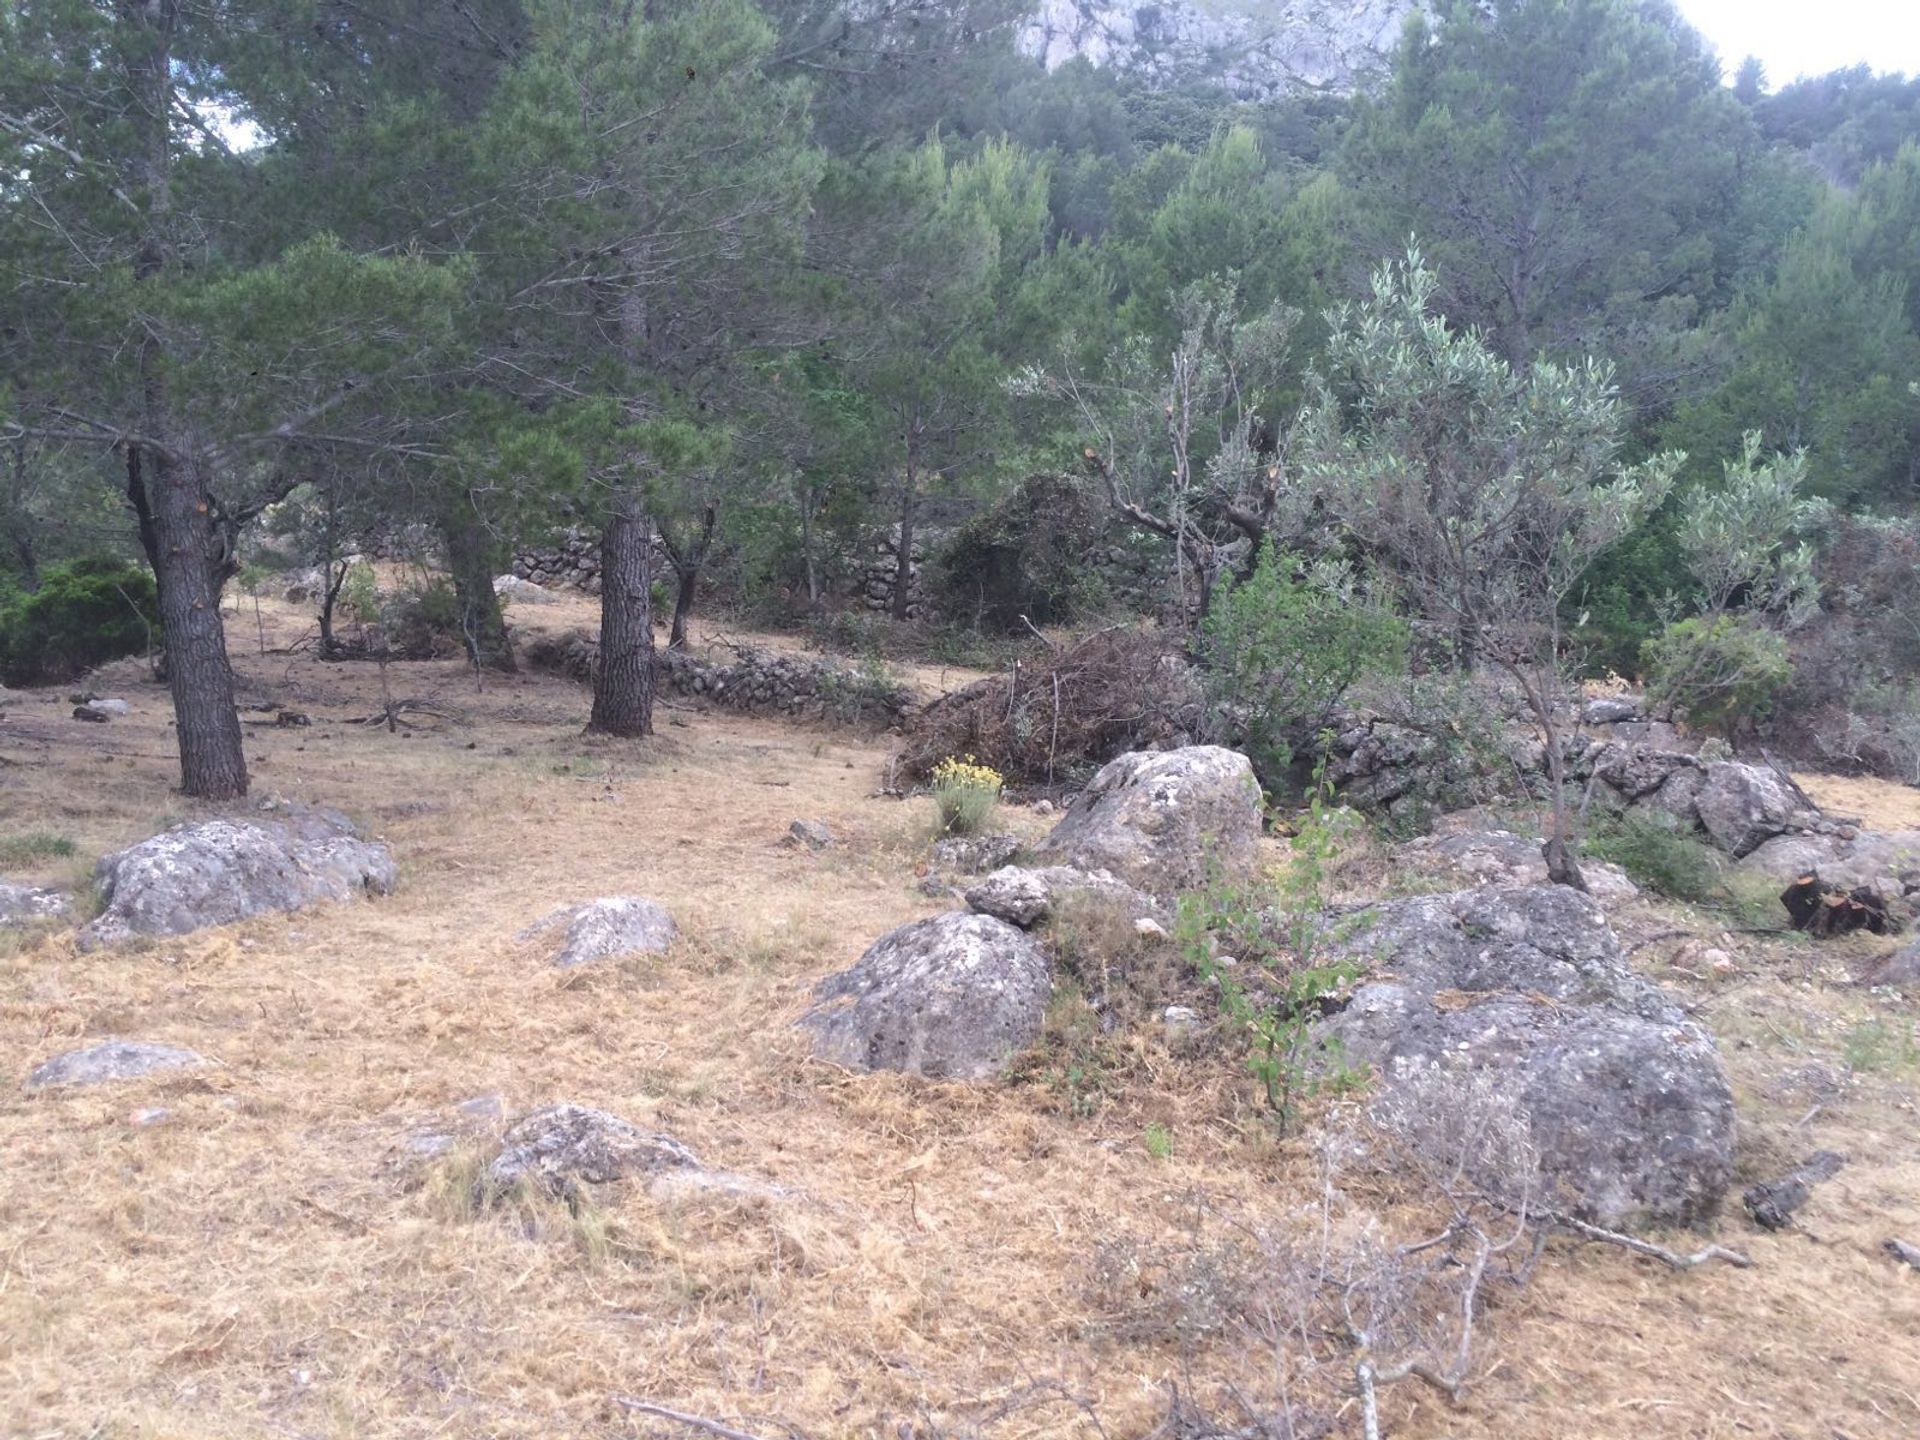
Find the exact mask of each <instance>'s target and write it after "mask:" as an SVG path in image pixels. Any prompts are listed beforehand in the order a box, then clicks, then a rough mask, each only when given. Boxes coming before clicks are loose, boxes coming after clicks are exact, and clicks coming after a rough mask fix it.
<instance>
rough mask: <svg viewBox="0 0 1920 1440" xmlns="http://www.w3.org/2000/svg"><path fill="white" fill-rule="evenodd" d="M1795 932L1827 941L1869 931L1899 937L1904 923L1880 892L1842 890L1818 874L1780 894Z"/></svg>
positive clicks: (1801, 880)
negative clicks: (1833, 936)
mask: <svg viewBox="0 0 1920 1440" xmlns="http://www.w3.org/2000/svg"><path fill="white" fill-rule="evenodd" d="M1780 903H1781V904H1782V905H1784V906H1786V907H1787V917H1788V919H1789V920H1790V921H1791V922H1792V924H1793V928H1794V929H1796V930H1803V931H1805V932H1806V933H1807V934H1809V935H1812V936H1815V937H1818V938H1821V939H1824V938H1826V937H1828V936H1831V935H1850V934H1852V933H1853V932H1854V931H1856V930H1866V931H1869V932H1871V933H1872V934H1875V935H1897V934H1898V933H1899V932H1900V921H1899V920H1898V919H1897V918H1896V917H1895V916H1894V915H1893V913H1892V912H1891V911H1889V910H1888V909H1887V902H1886V899H1885V898H1884V897H1883V896H1882V895H1881V894H1880V892H1879V891H1877V890H1873V889H1870V888H1869V887H1867V886H1865V885H1862V886H1860V887H1859V888H1857V889H1854V890H1842V889H1840V888H1839V887H1838V886H1837V885H1829V884H1827V883H1826V882H1825V881H1823V880H1822V879H1821V878H1820V876H1819V874H1818V873H1817V872H1813V871H1809V872H1808V873H1807V874H1805V875H1802V876H1800V877H1799V878H1798V879H1797V880H1795V881H1794V882H1793V883H1792V884H1791V885H1789V886H1787V888H1786V889H1785V890H1783V891H1782V892H1781V893H1780Z"/></svg>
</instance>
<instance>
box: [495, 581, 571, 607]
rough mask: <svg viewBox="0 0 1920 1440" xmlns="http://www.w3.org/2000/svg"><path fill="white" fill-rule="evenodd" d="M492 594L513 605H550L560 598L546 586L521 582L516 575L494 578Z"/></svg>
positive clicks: (532, 582)
mask: <svg viewBox="0 0 1920 1440" xmlns="http://www.w3.org/2000/svg"><path fill="white" fill-rule="evenodd" d="M493 593H494V594H496V595H498V596H499V597H500V598H501V599H502V600H510V601H512V602H513V603H514V604H515V605H551V604H553V603H554V602H555V601H556V600H558V599H559V598H560V597H559V596H558V595H556V594H554V593H553V591H551V590H549V589H547V588H546V586H544V585H539V584H536V583H535V582H534V581H532V580H523V579H521V578H520V577H519V576H518V575H496V576H494V577H493Z"/></svg>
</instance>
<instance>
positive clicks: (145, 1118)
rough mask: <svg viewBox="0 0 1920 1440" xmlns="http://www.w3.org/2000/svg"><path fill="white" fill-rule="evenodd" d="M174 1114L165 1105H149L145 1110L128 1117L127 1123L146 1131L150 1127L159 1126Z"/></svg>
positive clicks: (137, 1111)
mask: <svg viewBox="0 0 1920 1440" xmlns="http://www.w3.org/2000/svg"><path fill="white" fill-rule="evenodd" d="M171 1114H173V1112H172V1111H171V1110H169V1109H167V1107H166V1106H164V1105H149V1106H148V1107H147V1108H146V1109H144V1110H136V1111H134V1112H133V1113H132V1114H131V1115H129V1116H127V1123H128V1124H129V1125H132V1126H134V1127H136V1128H138V1129H141V1130H144V1129H146V1128H147V1127H148V1126H150V1125H158V1124H160V1123H161V1122H162V1121H163V1120H165V1119H166V1118H167V1117H168V1116H169V1115H171Z"/></svg>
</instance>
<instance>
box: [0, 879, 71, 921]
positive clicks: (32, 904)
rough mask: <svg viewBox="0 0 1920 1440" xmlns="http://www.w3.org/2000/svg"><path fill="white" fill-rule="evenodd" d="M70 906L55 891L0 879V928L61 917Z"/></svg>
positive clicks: (65, 914)
mask: <svg viewBox="0 0 1920 1440" xmlns="http://www.w3.org/2000/svg"><path fill="white" fill-rule="evenodd" d="M72 909H73V904H72V902H71V901H70V900H69V899H68V898H67V897H66V896H65V895H63V894H61V893H60V892H59V891H58V890H42V889H41V888H40V887H39V886H37V885H14V884H11V883H10V882H8V881H5V880H0V930H4V929H6V928H8V927H9V926H14V925H33V924H36V923H38V922H39V921H42V920H63V919H65V918H66V917H67V915H68V913H69V912H70V911H71V910H72Z"/></svg>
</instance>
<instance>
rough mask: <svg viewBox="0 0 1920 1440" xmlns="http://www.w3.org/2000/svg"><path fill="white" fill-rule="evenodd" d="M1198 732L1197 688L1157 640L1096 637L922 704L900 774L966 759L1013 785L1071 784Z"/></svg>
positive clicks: (1122, 632) (1138, 634)
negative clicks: (1130, 754)
mask: <svg viewBox="0 0 1920 1440" xmlns="http://www.w3.org/2000/svg"><path fill="white" fill-rule="evenodd" d="M1206 728H1207V713H1206V705H1205V702H1204V699H1203V697H1202V695H1201V693H1200V687H1199V686H1198V684H1197V683H1196V682H1195V680H1194V677H1193V673H1192V671H1191V670H1190V669H1189V668H1188V666H1187V663H1186V661H1185V660H1184V659H1183V658H1182V657H1181V656H1180V655H1179V653H1178V652H1177V651H1176V650H1175V649H1174V648H1173V647H1172V646H1171V645H1170V644H1169V642H1168V641H1167V639H1166V638H1165V637H1164V636H1161V635H1158V634H1156V633H1154V632H1152V631H1146V630H1132V629H1115V630H1102V631H1099V632H1098V633H1096V634H1094V635H1090V636H1088V637H1087V638H1086V639H1084V640H1082V641H1080V642H1079V643H1078V644H1076V645H1073V646H1071V647H1069V648H1066V649H1064V650H1054V651H1051V652H1050V653H1049V654H1047V655H1046V656H1045V657H1044V658H1042V659H1041V660H1039V661H1037V662H1026V663H1020V664H1016V665H1015V666H1014V668H1013V669H1012V670H1010V671H1008V672H1007V673H1006V674H1003V675H994V676H990V677H988V678H987V679H985V680H981V681H978V682H976V683H975V684H972V685H969V686H968V687H967V688H966V689H964V690H960V691H956V692H955V693H954V694H952V695H947V696H943V697H942V698H941V699H939V700H936V701H934V702H933V703H932V704H930V705H928V706H927V707H926V708H925V709H923V710H921V711H920V713H919V714H918V715H917V716H915V717H914V719H913V722H912V724H911V725H910V727H909V729H908V731H907V748H906V752H905V753H904V754H903V755H902V757H901V762H900V769H901V773H902V774H904V775H905V776H906V777H908V778H909V779H913V780H925V779H926V778H927V777H928V776H929V775H930V774H931V773H932V771H933V767H934V766H936V765H938V764H939V763H940V762H941V761H942V760H944V759H946V758H947V757H948V756H950V755H971V756H973V757H974V758H975V759H976V760H977V761H979V762H980V763H981V764H983V765H990V766H992V767H993V768H994V769H995V770H998V771H999V772H1000V773H1001V774H1002V775H1004V776H1006V777H1007V779H1008V780H1009V781H1011V782H1014V783H1016V784H1028V785H1058V784H1068V783H1074V784H1077V783H1081V782H1083V781H1085V780H1086V779H1087V778H1088V777H1089V776H1090V775H1091V774H1092V773H1093V772H1094V771H1095V770H1097V769H1099V767H1100V766H1102V765H1104V764H1106V762H1107V761H1109V760H1111V759H1113V757H1114V756H1116V755H1120V754H1124V753H1125V752H1127V751H1129V750H1147V749H1153V748H1155V747H1157V746H1161V745H1166V744H1170V743H1193V742H1195V741H1198V740H1200V739H1202V738H1204V736H1205V732H1206Z"/></svg>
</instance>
